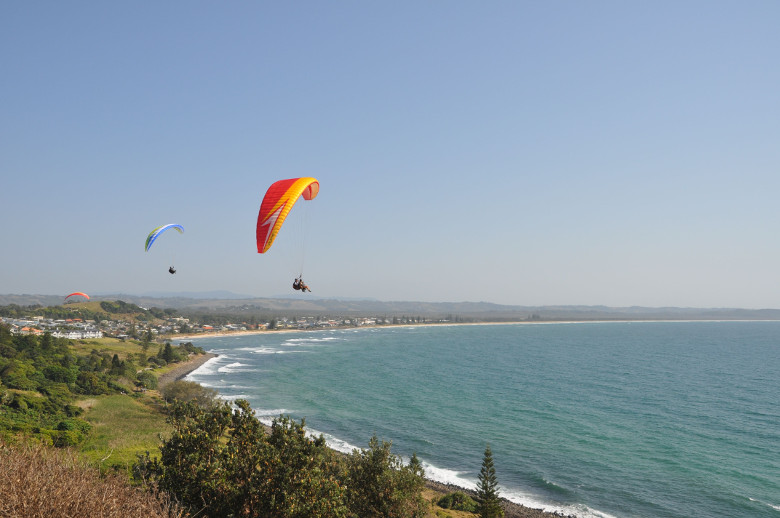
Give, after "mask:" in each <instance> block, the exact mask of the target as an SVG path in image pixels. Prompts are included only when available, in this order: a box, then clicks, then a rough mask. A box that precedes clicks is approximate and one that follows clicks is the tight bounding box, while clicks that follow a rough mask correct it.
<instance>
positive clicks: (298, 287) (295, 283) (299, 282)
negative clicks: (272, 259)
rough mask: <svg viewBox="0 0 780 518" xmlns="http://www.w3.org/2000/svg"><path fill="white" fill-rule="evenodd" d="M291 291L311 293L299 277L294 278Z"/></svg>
mask: <svg viewBox="0 0 780 518" xmlns="http://www.w3.org/2000/svg"><path fill="white" fill-rule="evenodd" d="M293 289H294V290H301V291H302V292H304V293H306V290H309V292H311V288H309V287H308V286H307V285H306V283H304V282H303V279H301V278H300V277H296V278H295V280H294V281H293Z"/></svg>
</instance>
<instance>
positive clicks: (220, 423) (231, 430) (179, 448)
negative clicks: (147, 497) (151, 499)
mask: <svg viewBox="0 0 780 518" xmlns="http://www.w3.org/2000/svg"><path fill="white" fill-rule="evenodd" d="M236 406H237V407H238V408H237V409H235V411H234V409H232V408H231V407H230V405H229V404H228V403H223V404H220V405H213V406H211V407H210V408H208V409H203V408H200V407H198V406H197V405H195V404H193V403H187V404H181V403H175V404H174V406H173V409H172V413H171V424H172V425H173V428H174V431H173V433H172V434H171V437H170V439H168V440H167V441H165V443H164V444H163V446H162V447H161V448H160V453H161V456H160V460H159V461H157V460H151V459H150V458H149V455H148V453H147V455H146V456H142V457H140V458H139V462H138V463H137V464H136V466H135V467H134V477H135V478H136V480H140V481H143V482H149V481H150V480H152V481H154V480H156V481H158V483H159V486H160V487H161V488H162V489H164V490H167V491H170V492H171V493H172V494H173V495H175V496H176V498H177V499H178V500H179V501H181V502H182V503H183V504H185V505H187V506H189V507H190V508H191V509H192V510H193V511H196V512H197V514H198V516H203V517H223V516H234V517H251V516H278V517H285V518H308V517H310V516H317V517H321V518H345V517H346V516H347V509H346V507H345V505H344V497H343V494H344V490H343V489H342V488H341V487H340V485H339V483H338V481H337V480H336V479H335V476H334V474H335V472H336V471H337V466H336V462H337V461H336V458H335V454H334V453H333V452H332V451H331V450H329V449H328V448H327V447H326V446H325V441H324V440H323V439H322V438H321V437H320V438H319V439H310V438H308V437H306V435H305V433H304V431H303V422H301V424H298V423H295V422H294V421H292V420H290V419H287V418H281V419H280V420H276V421H274V424H273V426H272V431H271V434H270V435H267V434H266V433H265V432H264V431H263V427H262V425H261V424H260V422H259V421H258V420H257V419H256V418H255V417H254V415H253V414H252V411H251V409H250V408H249V404H248V403H247V402H246V401H237V402H236Z"/></svg>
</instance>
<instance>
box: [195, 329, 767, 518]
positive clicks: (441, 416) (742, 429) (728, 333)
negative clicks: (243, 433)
mask: <svg viewBox="0 0 780 518" xmlns="http://www.w3.org/2000/svg"><path fill="white" fill-rule="evenodd" d="M197 344H198V345H201V346H203V347H204V348H205V349H207V350H210V351H212V352H216V353H218V354H219V355H220V356H219V357H218V358H215V359H213V360H211V361H210V362H209V363H207V364H206V365H204V366H203V367H202V368H201V369H199V370H198V371H196V372H194V373H193V374H191V375H190V377H189V378H188V379H191V380H194V381H197V382H199V383H202V384H204V385H207V386H210V387H214V388H216V389H218V390H219V392H220V393H221V394H222V395H223V396H224V397H225V398H227V399H237V398H245V399H248V400H249V401H250V403H251V404H252V407H253V408H254V409H255V410H256V411H257V413H258V415H260V416H264V417H265V418H266V419H268V420H270V416H276V415H279V414H280V413H284V414H289V415H291V416H293V417H295V418H296V419H300V418H302V417H305V418H306V425H307V428H309V429H310V430H314V431H316V432H317V433H323V434H325V436H326V438H328V440H329V443H330V444H331V445H332V446H333V447H335V448H338V449H341V450H344V451H350V450H351V449H352V448H355V447H360V448H365V447H367V445H368V440H369V438H370V437H371V435H372V434H376V435H377V436H378V437H379V438H381V439H384V440H388V441H392V442H393V452H394V453H396V454H398V455H401V456H403V457H405V458H407V457H409V456H411V454H412V453H413V452H416V453H417V456H418V457H419V458H420V459H421V460H422V461H423V462H424V465H425V467H426V472H427V474H428V476H429V477H430V478H434V479H438V480H441V481H444V482H451V483H455V484H458V485H461V486H464V487H473V486H474V484H475V482H476V480H477V476H478V472H479V468H480V466H481V462H482V454H483V452H484V449H485V445H486V444H487V443H489V444H490V446H491V449H492V450H493V455H494V460H495V465H496V471H497V475H498V480H499V484H500V486H501V494H502V496H504V497H506V498H509V499H510V500H513V501H515V502H518V503H523V504H526V505H529V506H532V507H536V508H544V509H546V510H551V511H555V510H557V511H562V512H564V513H567V514H569V513H570V514H574V515H576V516H580V517H596V516H597V517H611V516H614V517H662V518H663V517H675V518H676V517H693V516H701V517H730V518H734V517H773V518H780V381H778V374H779V371H780V322H642V323H636V322H615V323H574V324H563V323H560V324H518V325H484V326H443V327H440V326H436V327H434V326H428V327H426V326H420V327H391V328H381V329H356V330H332V331H312V332H301V333H267V334H261V335H249V336H240V337H215V338H203V339H199V340H198V341H197Z"/></svg>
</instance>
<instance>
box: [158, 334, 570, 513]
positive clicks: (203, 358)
mask: <svg viewBox="0 0 780 518" xmlns="http://www.w3.org/2000/svg"><path fill="white" fill-rule="evenodd" d="M440 325H448V324H440ZM452 325H491V324H489V323H485V324H481V323H480V324H452ZM396 327H399V326H396ZM406 327H410V326H406ZM297 331H301V330H297V329H295V330H293V329H290V330H279V331H234V332H230V333H229V334H232V335H236V334H238V335H246V334H261V333H267V332H297ZM227 334H228V333H225V335H227ZM196 336H197V335H196ZM206 336H209V337H214V336H222V335H214V334H209V335H206ZM182 339H188V338H186V337H182ZM217 356H219V355H217V354H214V353H205V354H201V355H197V356H194V357H191V358H190V359H189V360H187V361H186V362H181V363H180V364H178V365H176V366H175V367H174V368H173V369H171V370H170V371H168V372H166V373H164V374H162V375H161V376H160V377H159V378H158V380H157V384H158V386H159V387H160V388H162V387H164V386H165V385H167V384H168V383H171V382H173V381H177V380H180V379H183V378H185V377H186V376H187V375H188V374H190V373H192V372H194V371H196V370H197V369H199V368H200V367H201V366H202V365H204V364H205V363H206V362H208V361H209V360H211V359H212V358H216V357H217ZM263 426H264V428H265V429H266V432H267V433H270V427H269V426H266V425H263ZM334 451H336V450H334ZM337 453H339V454H341V453H340V452H337ZM425 487H426V489H427V490H428V491H431V492H433V493H436V494H437V495H438V496H444V495H445V494H447V493H452V492H455V491H460V492H463V493H465V494H467V495H469V496H471V497H472V498H474V497H475V496H476V492H475V491H474V490H472V489H467V488H464V487H460V486H457V485H454V484H445V483H442V482H437V481H435V480H431V479H430V478H427V477H426V478H425ZM499 496H500V495H499ZM500 499H501V502H502V507H503V509H504V517H505V518H552V517H557V518H560V517H566V518H575V517H574V516H571V515H568V516H567V515H562V514H558V513H554V512H548V511H543V510H541V509H534V508H531V507H526V506H524V505H521V504H517V503H515V502H512V501H511V500H508V499H506V498H502V497H501V498H500Z"/></svg>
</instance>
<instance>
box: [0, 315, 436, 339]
mask: <svg viewBox="0 0 780 518" xmlns="http://www.w3.org/2000/svg"><path fill="white" fill-rule="evenodd" d="M0 322H2V323H3V324H5V325H7V326H8V327H9V329H10V331H11V333H12V334H20V335H36V336H37V335H42V334H44V333H46V332H49V333H51V335H52V336H53V337H57V338H68V339H71V340H85V339H90V338H103V337H113V338H118V339H120V340H125V339H128V338H137V337H140V336H144V335H146V334H147V333H151V335H152V336H155V337H158V336H159V337H162V336H174V335H178V334H186V335H199V334H209V333H213V334H218V333H231V332H236V331H262V330H277V329H288V330H293V329H299V330H306V329H325V328H335V327H365V326H375V325H384V324H391V323H392V324H407V323H420V321H419V320H417V319H411V318H407V317H393V318H392V319H384V318H381V317H360V318H339V319H335V318H326V317H316V316H305V317H291V318H288V317H283V318H279V319H273V320H271V321H270V322H265V323H258V324H252V323H247V322H240V323H225V324H221V325H209V324H200V323H195V322H191V321H190V319H188V318H183V317H171V318H168V319H166V320H165V321H164V322H163V323H160V324H152V323H148V322H129V321H126V320H108V319H107V320H100V321H96V320H88V319H81V318H59V319H54V318H46V317H43V316H28V317H21V318H18V317H17V318H11V317H0ZM437 322H443V321H437Z"/></svg>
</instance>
